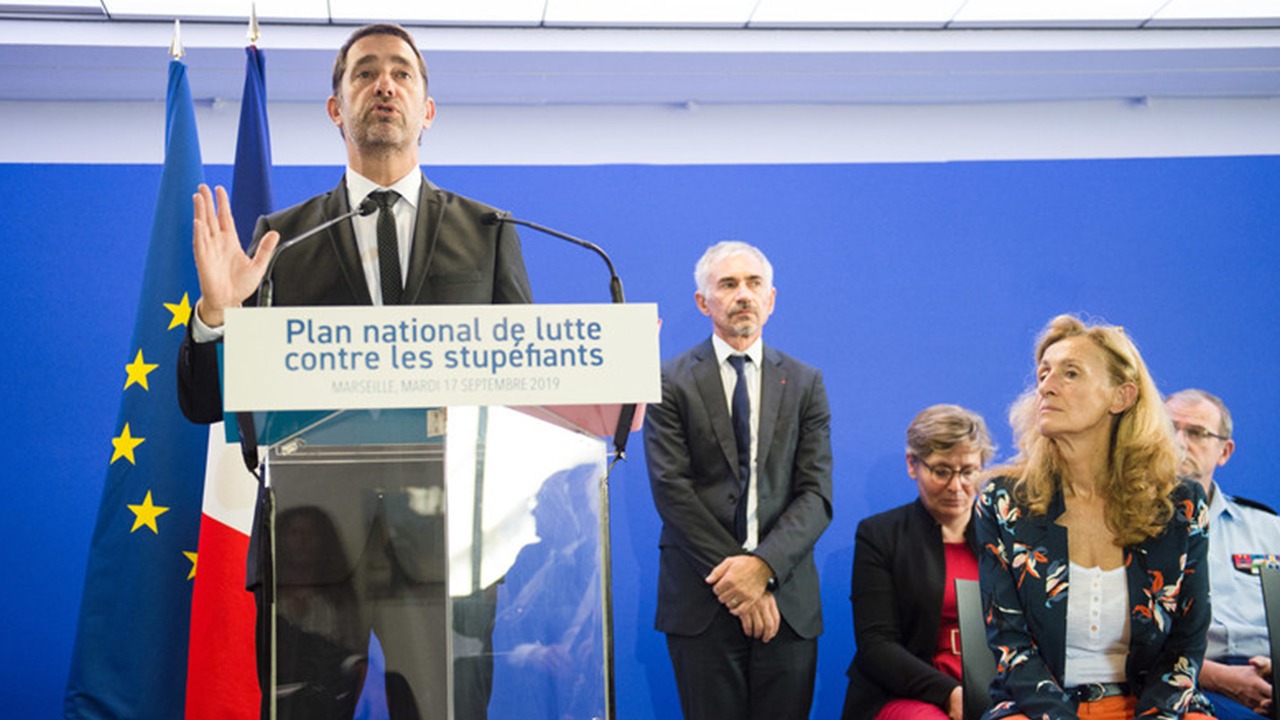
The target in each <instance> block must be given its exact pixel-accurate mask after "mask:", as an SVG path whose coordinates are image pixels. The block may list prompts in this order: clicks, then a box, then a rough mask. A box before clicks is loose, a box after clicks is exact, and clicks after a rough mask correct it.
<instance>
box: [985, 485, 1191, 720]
mask: <svg viewBox="0 0 1280 720" xmlns="http://www.w3.org/2000/svg"><path fill="white" fill-rule="evenodd" d="M1012 487H1013V480H1012V479H1011V478H1005V477H999V478H995V479H993V480H992V481H991V482H990V483H988V484H987V485H986V487H984V488H983V490H982V493H981V494H980V495H979V496H978V500H977V508H976V514H975V518H974V519H975V522H976V526H977V534H978V545H979V552H978V567H979V585H980V586H981V589H982V601H983V609H984V612H985V614H986V623H987V643H988V644H989V645H990V646H991V649H992V652H993V653H995V655H996V678H995V680H994V681H993V682H992V684H991V703H992V704H991V708H990V709H989V710H988V711H987V713H986V715H984V716H983V718H984V720H993V719H994V718H1002V717H1005V716H1008V715H1014V714H1018V713H1023V714H1025V715H1027V716H1028V717H1030V718H1034V719H1037V720H1038V719H1040V718H1046V719H1052V720H1061V719H1062V718H1074V717H1076V712H1077V700H1076V699H1075V698H1074V697H1072V696H1071V695H1069V694H1068V693H1067V692H1065V691H1064V690H1063V688H1062V685H1061V682H1060V678H1062V677H1063V669H1064V666H1065V663H1066V660H1065V658H1066V629H1067V602H1066V601H1067V593H1068V592H1070V587H1071V578H1070V571H1069V570H1068V566H1069V563H1068V560H1067V529H1066V528H1064V527H1062V526H1061V525H1058V524H1057V523H1056V522H1055V521H1056V520H1057V518H1058V517H1059V516H1061V515H1062V513H1063V511H1064V510H1065V504H1064V502H1063V499H1062V495H1061V493H1058V494H1057V495H1055V497H1054V499H1053V502H1052V503H1051V504H1050V506H1049V511H1048V512H1047V513H1046V514H1045V515H1042V516H1037V515H1033V514H1031V512H1030V511H1029V509H1028V508H1026V507H1023V506H1020V505H1018V504H1017V503H1016V502H1015V500H1014V497H1013V492H1012ZM1172 499H1173V504H1174V515H1173V518H1172V519H1171V520H1170V521H1169V524H1168V526H1167V527H1166V528H1165V530H1164V532H1163V533H1161V534H1160V535H1159V536H1158V537H1154V538H1150V539H1148V540H1146V541H1143V542H1142V543H1139V544H1138V545H1134V546H1131V547H1126V548H1124V567H1125V576H1126V577H1127V579H1128V587H1129V605H1130V607H1131V610H1130V612H1129V638H1130V640H1129V657H1128V660H1127V661H1126V663H1125V675H1126V676H1127V680H1128V682H1129V687H1130V692H1131V693H1132V694H1134V695H1135V696H1137V698H1138V706H1137V710H1136V712H1135V716H1136V717H1138V718H1161V719H1167V720H1173V719H1174V718H1181V717H1182V716H1183V714H1184V713H1186V712H1188V711H1201V712H1211V711H1212V706H1211V705H1210V704H1209V703H1208V701H1207V700H1205V698H1204V696H1203V695H1201V694H1200V692H1199V691H1198V689H1197V688H1196V678H1197V677H1198V676H1199V673H1200V665H1201V663H1202V662H1203V659H1204V648H1205V632H1206V630H1207V629H1208V627H1209V620H1210V615H1211V612H1210V606H1209V575H1208V565H1207V564H1206V553H1207V552H1208V545H1209V540H1208V537H1209V536H1208V501H1207V500H1206V498H1205V494H1204V489H1203V488H1202V487H1200V485H1199V484H1197V483H1194V482H1189V481H1188V482H1181V483H1179V484H1178V485H1177V487H1176V488H1175V489H1174V492H1173V497H1172Z"/></svg>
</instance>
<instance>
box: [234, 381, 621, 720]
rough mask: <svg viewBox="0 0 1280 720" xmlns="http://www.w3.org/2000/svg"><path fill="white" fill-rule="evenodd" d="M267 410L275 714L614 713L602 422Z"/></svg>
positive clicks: (508, 413)
mask: <svg viewBox="0 0 1280 720" xmlns="http://www.w3.org/2000/svg"><path fill="white" fill-rule="evenodd" d="M260 418H261V419H260V420H259V423H258V427H259V428H260V429H261V433H260V434H261V436H262V438H263V440H264V444H265V445H266V446H267V447H268V451H267V457H266V463H265V468H266V478H267V484H268V485H269V487H270V489H271V497H272V499H273V511H272V512H271V524H272V532H271V533H270V534H269V537H270V538H272V543H271V548H270V551H271V552H272V553H273V560H272V561H271V563H270V564H271V568H270V571H269V572H268V573H264V577H268V578H269V582H271V583H273V585H274V588H275V593H274V613H273V615H272V617H273V619H274V629H273V630H272V631H271V634H272V636H273V651H274V652H273V653H272V662H273V666H272V677H273V682H272V684H271V685H272V688H273V692H272V693H271V697H272V698H273V700H274V708H273V714H274V717H277V718H280V719H281V720H327V719H328V718H336V719H340V720H347V719H349V718H391V719H392V720H400V719H402V718H411V719H417V718H422V719H430V720H437V719H438V720H452V719H454V718H456V719H457V720H472V719H477V720H479V719H482V718H490V719H492V720H500V719H501V718H522V719H525V720H536V719H538V718H548V719H551V718H555V719H556V720H561V719H563V718H584V719H588V718H605V717H606V712H607V711H606V705H607V701H606V693H607V692H608V690H607V688H606V682H607V679H606V674H607V673H606V662H607V661H606V656H605V654H606V642H607V638H606V630H605V628H606V626H607V622H606V617H607V616H606V614H605V613H606V610H607V608H606V601H607V597H606V593H605V591H604V590H603V585H604V583H603V582H602V577H605V578H607V564H606V562H607V560H605V559H602V558H604V554H603V553H602V539H601V528H602V527H606V528H607V522H606V523H603V524H602V522H601V516H602V512H604V513H605V516H606V518H607V510H605V511H602V503H601V495H602V488H603V487H607V486H606V485H605V484H604V483H605V475H606V472H607V460H606V458H607V450H606V446H605V443H604V441H602V440H601V439H599V438H598V437H595V436H593V435H591V434H589V433H586V432H582V431H578V430H575V429H572V428H569V427H566V426H565V425H566V423H555V422H549V421H547V420H546V419H544V418H540V417H536V416H535V415H533V414H529V413H526V412H520V411H517V410H513V409H510V408H503V407H482V408H476V407H452V408H447V409H446V408H436V409H427V410H347V411H340V412H333V413H305V414H303V413H274V414H268V415H265V416H260ZM606 492H607V490H606ZM603 543H604V544H605V545H604V548H603V549H604V550H605V551H607V536H606V537H605V538H604V540H603ZM602 573H606V574H605V575H602Z"/></svg>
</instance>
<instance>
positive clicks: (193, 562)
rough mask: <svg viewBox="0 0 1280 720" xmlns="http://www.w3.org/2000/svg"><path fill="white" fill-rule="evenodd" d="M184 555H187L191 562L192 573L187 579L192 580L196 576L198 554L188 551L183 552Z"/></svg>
mask: <svg viewBox="0 0 1280 720" xmlns="http://www.w3.org/2000/svg"><path fill="white" fill-rule="evenodd" d="M182 554H183V555H186V556H187V559H188V560H190V561H191V572H190V573H188V574H187V579H188V580H191V579H193V578H195V576H196V554H195V553H193V552H187V551H186V550H183V551H182Z"/></svg>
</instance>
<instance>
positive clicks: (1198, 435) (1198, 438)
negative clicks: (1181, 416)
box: [1173, 423, 1231, 443]
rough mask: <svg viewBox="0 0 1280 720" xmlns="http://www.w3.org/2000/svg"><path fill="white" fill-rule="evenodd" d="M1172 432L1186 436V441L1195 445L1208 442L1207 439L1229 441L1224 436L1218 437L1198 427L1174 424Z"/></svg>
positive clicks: (1216, 434)
mask: <svg viewBox="0 0 1280 720" xmlns="http://www.w3.org/2000/svg"><path fill="white" fill-rule="evenodd" d="M1173 431H1174V432H1175V433H1182V434H1183V435H1186V436H1187V439H1188V440H1190V441H1191V442H1196V443H1206V442H1209V438H1213V439H1214V440H1230V439H1231V438H1229V437H1227V436H1226V435H1219V434H1218V433H1214V432H1209V431H1208V430H1206V429H1204V428H1202V427H1200V426H1199V425H1183V424H1182V423H1174V424H1173Z"/></svg>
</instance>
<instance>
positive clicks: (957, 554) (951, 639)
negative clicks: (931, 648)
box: [933, 542, 978, 680]
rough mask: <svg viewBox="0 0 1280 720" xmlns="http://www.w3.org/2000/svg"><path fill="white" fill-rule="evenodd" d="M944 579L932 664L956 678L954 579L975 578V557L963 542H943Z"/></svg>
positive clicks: (957, 639)
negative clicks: (945, 575) (945, 565)
mask: <svg viewBox="0 0 1280 720" xmlns="http://www.w3.org/2000/svg"><path fill="white" fill-rule="evenodd" d="M943 551H944V553H945V556H946V560H947V581H946V583H944V584H943V588H944V589H943V591H942V620H941V621H940V622H939V623H938V645H937V650H936V651H935V652H934V654H933V666H934V667H936V668H938V669H939V670H941V671H942V672H944V673H946V674H947V675H949V676H951V677H953V678H955V679H956V680H959V679H960V623H959V613H957V612H956V579H957V578H959V579H961V580H977V579H978V558H977V557H976V556H975V555H974V554H973V551H972V550H970V549H969V545H968V544H967V543H963V542H958V543H944V544H943Z"/></svg>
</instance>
